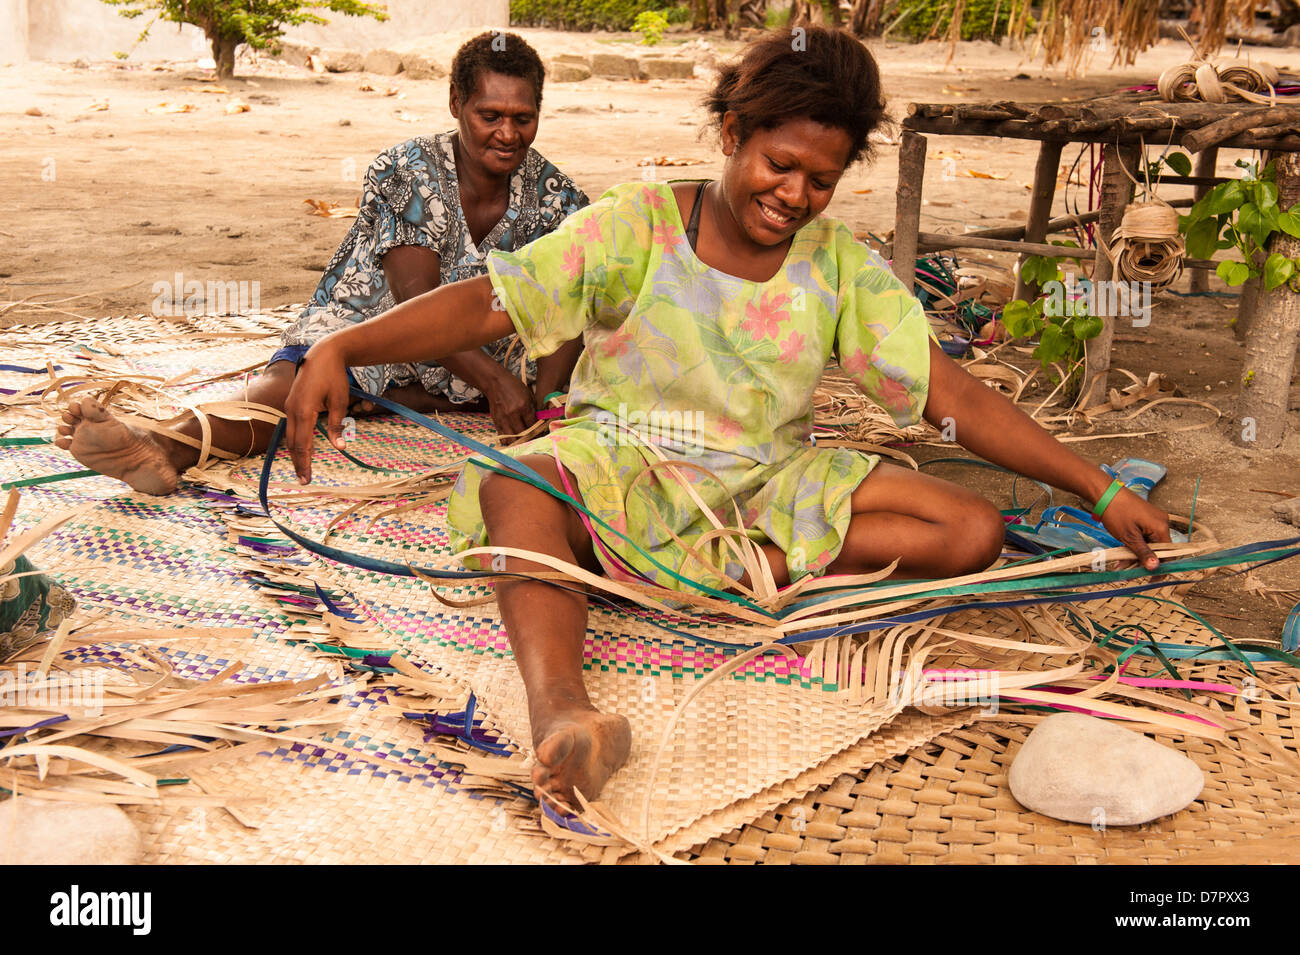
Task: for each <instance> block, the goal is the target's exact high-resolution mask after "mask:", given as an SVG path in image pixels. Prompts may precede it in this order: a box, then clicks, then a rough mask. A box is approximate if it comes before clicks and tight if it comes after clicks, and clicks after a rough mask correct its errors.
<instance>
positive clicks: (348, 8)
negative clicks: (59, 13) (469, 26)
mask: <svg viewBox="0 0 1300 955" xmlns="http://www.w3.org/2000/svg"><path fill="white" fill-rule="evenodd" d="M103 2H104V3H107V4H109V5H110V6H114V7H117V8H118V11H117V12H118V13H119V14H120V15H121V16H124V17H127V18H131V19H134V18H136V17H141V16H145V15H146V14H152V19H151V20H150V21H149V23H148V24H147V25H146V26H145V28H144V31H143V32H142V33H141V34H140V39H141V40H143V39H144V38H145V37H147V36H148V35H149V29H150V27H152V26H153V25H154V24H155V23H156V22H158V21H159V20H166V21H169V22H172V23H191V24H193V25H194V26H196V27H198V28H199V29H201V30H202V31H203V34H204V36H206V37H207V38H208V42H209V43H211V44H212V58H213V60H215V61H216V64H217V75H218V76H220V77H222V78H223V79H224V78H228V77H230V76H232V75H233V74H234V71H235V48H236V47H238V46H239V44H241V43H246V44H248V45H249V46H251V47H253V48H255V49H259V50H261V49H268V48H269V49H271V50H276V49H278V45H279V44H278V41H279V39H280V37H282V36H284V28H285V27H288V26H297V25H299V24H301V23H328V22H329V21H328V20H326V19H325V17H323V16H321V15H320V13H319V12H317V11H321V12H329V13H342V14H344V15H346V16H351V17H374V18H375V19H376V20H387V19H388V14H387V12H385V10H384V7H383V5H382V4H376V3H365V2H363V0H314V2H313V0H103Z"/></svg>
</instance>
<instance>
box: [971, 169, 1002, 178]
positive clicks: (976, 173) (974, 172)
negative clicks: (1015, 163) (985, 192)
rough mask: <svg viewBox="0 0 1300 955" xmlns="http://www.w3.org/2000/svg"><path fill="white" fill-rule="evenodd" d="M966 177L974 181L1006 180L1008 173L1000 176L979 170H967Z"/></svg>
mask: <svg viewBox="0 0 1300 955" xmlns="http://www.w3.org/2000/svg"><path fill="white" fill-rule="evenodd" d="M966 175H967V176H969V177H970V178H972V179H1005V178H1007V174H1006V173H1002V174H1000V175H999V174H998V173H996V172H980V171H979V170H978V169H967V170H966Z"/></svg>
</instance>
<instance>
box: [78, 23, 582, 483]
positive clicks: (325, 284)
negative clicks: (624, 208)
mask: <svg viewBox="0 0 1300 955" xmlns="http://www.w3.org/2000/svg"><path fill="white" fill-rule="evenodd" d="M543 75H544V70H543V67H542V62H541V60H540V58H539V57H538V56H537V53H536V51H534V50H533V48H532V47H530V46H529V45H528V44H527V43H525V42H524V41H523V40H522V39H521V38H519V37H518V36H516V35H514V34H510V33H507V34H502V33H483V34H480V35H479V36H477V37H475V38H474V39H472V40H470V41H469V42H467V43H466V44H465V45H464V46H462V47H461V48H460V49H459V50H458V51H457V53H456V57H455V60H454V61H453V62H452V76H451V96H450V108H451V114H452V116H453V117H454V118H455V119H456V120H457V121H458V124H457V128H456V129H455V130H452V131H448V132H445V133H441V134H439V135H436V136H432V137H425V136H417V137H416V138H414V139H411V140H409V141H407V142H405V143H401V144H400V145H397V146H393V147H392V148H390V149H387V150H385V151H384V152H383V153H381V154H380V155H379V157H378V158H377V159H375V161H374V162H373V163H372V164H371V165H370V168H369V169H368V170H367V172H366V178H365V184H364V189H363V197H362V202H361V208H360V212H359V213H358V215H357V219H356V222H355V223H353V225H352V228H351V229H350V230H349V231H348V234H347V236H346V237H345V238H344V239H343V242H342V244H341V245H340V246H339V248H338V251H336V252H335V253H334V257H333V258H332V259H331V260H330V263H329V267H328V268H327V269H326V270H325V275H324V276H323V277H322V278H321V280H320V284H319V285H318V286H317V288H316V293H315V294H314V295H313V296H312V301H311V304H310V305H308V306H307V308H306V309H305V310H304V311H303V313H302V315H301V316H300V317H299V318H298V320H297V321H296V322H294V324H293V325H291V326H290V327H289V328H288V329H287V330H286V331H285V332H284V335H283V339H282V345H283V347H282V348H280V349H279V350H278V351H277V352H275V354H274V355H272V357H271V361H270V362H269V363H268V366H267V368H266V371H265V372H263V373H262V374H261V375H260V376H259V377H258V378H257V379H255V380H254V381H253V382H252V383H250V385H249V387H248V390H247V395H246V396H245V397H246V400H248V401H251V402H256V403H258V404H262V405H267V406H269V407H272V408H275V409H277V410H278V409H283V408H284V401H285V398H286V397H287V396H288V394H289V389H290V388H291V387H292V386H293V380H294V375H295V372H296V367H297V364H298V360H299V359H300V358H301V357H302V356H303V354H305V353H306V351H307V349H308V348H309V347H310V346H311V345H313V344H314V343H315V342H317V341H319V340H320V339H321V338H324V337H325V336H326V335H328V334H329V333H331V332H334V331H337V330H339V329H341V328H346V327H348V326H349V325H355V324H357V323H359V322H364V321H366V320H367V319H370V318H373V317H374V316H376V315H380V314H382V313H384V312H386V311H388V310H389V309H391V308H393V307H394V306H396V305H398V304H399V303H401V302H405V301H407V300H408V299H411V298H414V297H415V296H417V295H421V294H423V293H424V292H428V291H430V290H432V289H434V288H437V287H439V286H443V285H449V284H451V283H453V282H459V281H462V280H464V279H468V278H475V277H477V276H480V275H485V274H486V272H487V256H488V253H490V252H493V251H503V252H511V251H516V250H518V249H521V248H523V247H524V246H525V245H527V244H528V243H529V242H531V241H533V240H534V239H536V238H539V237H541V236H543V235H546V234H548V233H550V232H551V231H553V230H554V229H555V228H556V227H557V226H559V225H560V223H561V222H563V221H564V219H565V218H566V217H567V216H568V215H570V214H571V213H573V212H576V211H577V210H579V209H581V208H583V207H584V206H586V205H587V196H586V195H585V194H584V193H583V191H582V190H581V189H579V188H578V187H577V186H576V185H575V184H574V183H573V181H572V180H571V179H569V177H568V176H566V175H564V173H562V172H560V170H558V169H557V168H556V167H555V166H554V165H552V164H551V163H550V162H548V161H547V160H546V159H544V158H543V157H542V156H541V155H540V154H539V153H538V152H537V151H536V150H534V149H532V148H531V144H532V142H533V140H534V139H535V138H536V136H537V126H538V114H539V112H540V110H541V101H542V80H543ZM581 350H582V342H581V340H575V341H573V342H570V343H569V344H568V345H566V346H565V347H564V348H562V349H560V350H559V351H557V352H556V353H555V354H553V355H549V356H547V357H546V358H542V359H539V360H538V361H537V362H536V363H534V362H532V361H530V360H528V359H527V358H526V357H525V354H524V349H523V347H522V346H520V344H519V342H518V339H517V337H516V336H514V335H510V336H507V337H505V338H501V339H499V340H497V341H495V342H493V343H491V344H490V345H489V346H487V347H486V348H482V349H479V348H475V349H470V350H468V351H464V352H460V353H458V354H455V355H450V356H447V357H445V358H442V359H441V360H440V361H438V362H436V363H435V362H421V363H415V364H387V365H371V366H365V367H358V368H353V369H351V371H352V375H353V377H354V378H355V379H356V380H357V381H358V383H359V384H360V385H361V387H363V388H365V389H366V390H367V391H369V392H370V393H372V394H383V395H385V396H386V397H388V398H391V399H392V400H394V401H398V402H400V403H402V404H405V405H407V406H409V407H412V408H415V409H417V410H420V411H430V410H436V411H452V410H462V411H475V410H487V411H489V412H490V413H491V414H492V420H493V423H494V424H495V425H496V427H497V430H498V431H499V432H501V434H502V435H516V434H520V433H522V432H523V431H525V430H527V429H528V428H529V427H530V426H531V425H533V424H534V423H535V422H536V414H535V412H536V410H537V408H538V407H539V406H540V405H541V403H542V400H543V399H544V397H545V396H546V395H548V394H550V393H551V392H553V391H563V390H565V389H566V387H567V382H568V378H569V374H570V373H571V372H572V370H573V365H574V363H575V362H576V361H577V358H578V354H579V353H580V352H581ZM524 379H527V382H528V383H527V384H526V383H525V381H524ZM209 421H210V423H211V426H212V442H213V444H215V445H216V446H217V447H220V448H223V449H225V450H228V451H234V452H237V453H246V454H252V453H254V452H257V451H261V450H265V448H266V445H267V442H268V440H269V439H270V434H271V428H270V426H269V425H265V424H263V423H261V422H253V423H250V422H247V421H227V420H223V419H220V418H216V417H212V418H210V419H209ZM178 430H179V431H181V432H182V433H184V434H187V435H190V436H191V437H196V438H197V437H200V436H201V434H200V427H199V424H198V422H197V421H195V420H194V419H192V418H191V419H190V420H188V421H186V422H184V423H182V424H181V425H180V426H179V427H178ZM56 440H57V443H58V444H59V445H60V446H61V447H64V448H67V449H69V450H70V451H71V452H72V453H73V455H74V456H75V457H76V458H77V460H78V461H80V462H81V463H82V464H84V465H85V466H86V467H88V468H92V469H94V470H96V471H99V472H100V473H102V474H107V475H109V476H111V477H118V478H121V479H122V480H125V481H126V482H127V483H128V484H130V485H131V486H132V487H134V488H135V489H136V490H139V491H145V492H147V493H151V494H167V493H170V492H171V491H173V490H174V489H175V487H176V481H177V475H178V474H180V473H182V472H184V471H185V470H186V469H187V468H189V467H191V466H192V465H194V464H195V463H196V462H197V459H198V452H197V450H196V449H194V448H192V447H190V446H188V445H186V444H182V443H180V442H178V441H172V440H169V439H168V438H166V437H163V436H161V435H150V434H148V433H145V432H141V431H137V430H135V429H133V428H129V427H128V426H127V425H125V424H123V423H122V422H120V421H118V420H117V419H115V418H113V417H112V416H111V415H109V414H108V413H107V412H106V411H105V410H104V409H103V408H102V407H101V406H100V405H99V404H98V403H97V402H95V401H94V400H93V399H85V400H83V401H81V402H79V403H74V404H73V405H72V406H71V407H70V409H69V411H68V413H67V414H66V415H65V417H64V424H63V425H62V426H61V427H60V428H59V437H58V438H57V439H56Z"/></svg>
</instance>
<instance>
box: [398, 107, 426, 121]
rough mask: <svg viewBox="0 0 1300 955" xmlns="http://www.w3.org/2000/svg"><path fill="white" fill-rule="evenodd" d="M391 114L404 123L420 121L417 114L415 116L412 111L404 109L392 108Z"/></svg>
mask: <svg viewBox="0 0 1300 955" xmlns="http://www.w3.org/2000/svg"><path fill="white" fill-rule="evenodd" d="M393 115H394V116H396V117H397V118H398V119H400V120H401V121H402V122H404V123H418V122H419V121H420V117H419V116H416V115H415V114H414V113H408V112H407V111H406V110H404V109H395V110H393Z"/></svg>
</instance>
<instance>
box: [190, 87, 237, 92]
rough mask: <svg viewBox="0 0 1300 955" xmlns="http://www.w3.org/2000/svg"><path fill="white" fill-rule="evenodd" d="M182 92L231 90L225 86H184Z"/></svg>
mask: <svg viewBox="0 0 1300 955" xmlns="http://www.w3.org/2000/svg"><path fill="white" fill-rule="evenodd" d="M181 90H182V92H185V93H229V92H230V90H228V89H226V88H225V87H224V86H182V87H181Z"/></svg>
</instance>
